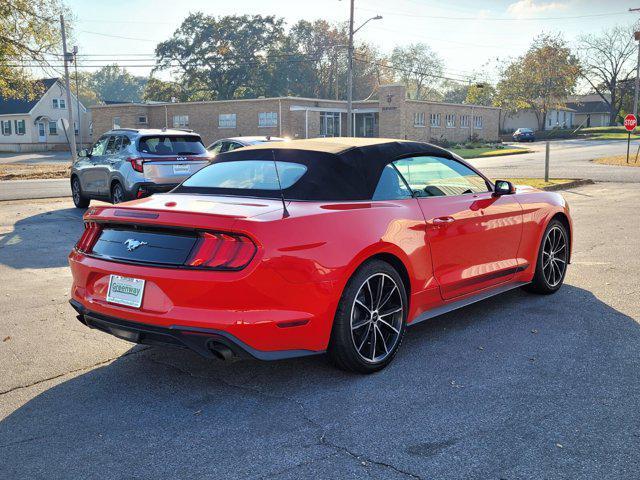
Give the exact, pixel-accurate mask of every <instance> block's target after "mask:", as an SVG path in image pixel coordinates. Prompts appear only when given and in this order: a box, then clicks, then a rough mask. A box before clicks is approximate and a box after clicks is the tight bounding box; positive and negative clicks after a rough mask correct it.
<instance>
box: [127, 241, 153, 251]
mask: <svg viewBox="0 0 640 480" xmlns="http://www.w3.org/2000/svg"><path fill="white" fill-rule="evenodd" d="M124 244H125V245H126V246H127V250H128V251H130V252H133V251H134V250H135V249H136V248H138V247H141V246H142V245H148V243H147V242H141V241H139V240H134V239H133V238H128V239H126V240H125V241H124Z"/></svg>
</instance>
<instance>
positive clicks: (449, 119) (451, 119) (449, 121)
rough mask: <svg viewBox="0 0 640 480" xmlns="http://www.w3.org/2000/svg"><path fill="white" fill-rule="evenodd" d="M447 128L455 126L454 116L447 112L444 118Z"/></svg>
mask: <svg viewBox="0 0 640 480" xmlns="http://www.w3.org/2000/svg"><path fill="white" fill-rule="evenodd" d="M444 120H445V122H446V125H447V128H455V126H456V116H455V114H454V113H447V115H446V116H445V118H444Z"/></svg>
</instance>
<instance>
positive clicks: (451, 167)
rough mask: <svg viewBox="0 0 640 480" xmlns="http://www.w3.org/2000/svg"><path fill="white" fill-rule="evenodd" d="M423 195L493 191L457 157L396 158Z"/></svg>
mask: <svg viewBox="0 0 640 480" xmlns="http://www.w3.org/2000/svg"><path fill="white" fill-rule="evenodd" d="M394 164H395V166H396V167H397V168H398V170H399V171H400V173H401V174H402V176H403V177H404V178H405V180H406V181H407V183H408V184H409V186H410V187H411V189H412V190H413V191H414V192H416V195H417V196H419V197H441V196H450V195H464V194H467V193H481V192H487V191H489V188H488V186H487V183H486V182H485V180H484V178H482V177H481V176H480V175H478V174H477V173H476V172H474V171H473V170H471V169H470V168H468V167H467V166H465V165H463V164H462V163H460V162H457V161H456V160H451V159H448V158H441V157H412V158H403V159H402V160H397V161H396V162H394Z"/></svg>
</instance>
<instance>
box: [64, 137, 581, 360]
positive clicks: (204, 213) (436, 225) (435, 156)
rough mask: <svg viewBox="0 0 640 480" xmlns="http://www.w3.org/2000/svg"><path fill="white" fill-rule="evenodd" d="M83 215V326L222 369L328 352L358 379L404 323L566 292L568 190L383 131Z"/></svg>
mask: <svg viewBox="0 0 640 480" xmlns="http://www.w3.org/2000/svg"><path fill="white" fill-rule="evenodd" d="M84 220H85V231H84V234H83V235H82V238H80V240H79V241H78V243H77V245H76V246H75V248H74V249H73V251H72V252H71V254H70V256H69V263H70V265H71V270H72V272H73V287H72V290H71V292H72V299H71V304H72V305H73V307H74V308H75V309H76V310H77V312H78V314H79V315H78V319H79V320H80V321H81V322H82V323H84V324H85V325H87V326H89V327H92V328H97V329H100V330H103V331H105V332H108V333H111V334H113V335H116V336H118V337H120V338H124V339H127V340H130V341H132V342H138V343H146V344H163V345H167V344H169V345H175V346H181V347H187V348H190V349H192V350H194V351H196V352H198V353H200V354H202V355H204V356H208V357H214V358H215V357H217V358H222V359H229V358H231V357H236V356H240V357H241V356H248V357H254V358H258V359H261V360H271V359H281V358H291V357H298V356H303V355H312V354H318V353H324V352H326V353H327V354H328V357H329V358H330V359H331V360H332V361H333V363H334V364H336V365H337V366H339V367H341V368H344V369H347V370H353V371H357V372H363V373H369V372H374V371H377V370H380V369H381V368H383V367H385V366H386V365H387V364H388V363H389V362H390V361H391V360H392V359H393V357H394V356H395V354H396V352H397V351H398V348H399V346H400V344H401V342H402V338H403V336H404V334H405V330H406V328H407V326H409V325H414V324H416V323H418V322H422V321H424V320H427V319H429V318H432V317H434V316H436V315H440V314H442V313H445V312H448V311H451V310H454V309H456V308H460V307H463V306H465V305H468V304H470V303H473V302H476V301H478V300H482V299H485V298H487V297H490V296H492V295H496V294H499V293H501V292H505V291H506V290H509V289H512V288H516V287H520V286H525V287H526V288H527V289H528V290H530V291H532V292H536V293H543V294H548V293H553V292H555V291H556V290H558V289H559V288H560V286H561V285H562V282H563V280H564V276H565V272H566V268H567V264H568V263H569V259H570V251H571V237H572V233H571V217H570V216H569V209H568V206H567V204H566V202H565V201H564V199H563V198H562V196H560V195H559V194H556V193H551V192H543V191H540V190H536V189H534V188H531V187H518V188H515V187H514V186H513V185H512V184H511V183H509V182H507V181H501V180H498V181H496V182H495V183H492V182H491V181H489V179H487V178H486V177H485V176H483V175H482V174H481V173H480V172H478V171H477V170H475V169H474V168H473V167H472V166H470V165H468V164H467V163H465V162H464V161H463V160H461V159H460V158H458V157H457V156H456V155H454V154H452V153H451V152H448V151H446V150H443V149H441V148H438V147H435V146H433V145H429V144H424V143H417V142H407V141H397V140H386V139H353V138H335V139H317V140H295V141H291V142H282V143H270V144H264V145H259V146H252V147H247V148H243V149H239V150H235V151H233V152H229V153H224V154H221V155H219V156H218V157H216V161H215V163H213V164H211V165H210V166H208V167H206V168H204V169H202V170H200V171H199V172H197V173H195V174H194V175H192V176H191V177H190V178H188V179H187V180H185V181H184V182H183V183H182V184H181V185H180V186H178V187H177V188H176V189H174V190H173V191H172V192H171V193H168V194H159V195H154V196H152V197H149V198H145V199H140V200H135V201H132V202H128V203H124V204H118V205H113V206H104V207H94V208H91V209H89V210H88V211H87V213H86V214H85V217H84Z"/></svg>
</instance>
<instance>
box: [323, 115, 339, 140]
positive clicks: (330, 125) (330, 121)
mask: <svg viewBox="0 0 640 480" xmlns="http://www.w3.org/2000/svg"><path fill="white" fill-rule="evenodd" d="M340 127H341V124H340V113H339V112H320V136H322V137H339V136H340Z"/></svg>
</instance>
